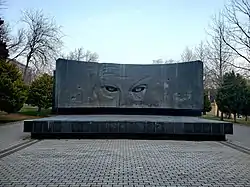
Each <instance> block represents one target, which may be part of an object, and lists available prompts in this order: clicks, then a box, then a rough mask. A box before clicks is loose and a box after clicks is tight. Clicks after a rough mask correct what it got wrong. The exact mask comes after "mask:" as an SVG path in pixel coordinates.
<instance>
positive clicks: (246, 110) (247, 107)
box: [240, 86, 250, 119]
mask: <svg viewBox="0 0 250 187" xmlns="http://www.w3.org/2000/svg"><path fill="white" fill-rule="evenodd" d="M244 96H245V98H244V103H243V107H242V110H241V112H240V114H242V115H244V116H249V115H250V86H247V89H246V91H245V94H244ZM246 119H247V118H246Z"/></svg>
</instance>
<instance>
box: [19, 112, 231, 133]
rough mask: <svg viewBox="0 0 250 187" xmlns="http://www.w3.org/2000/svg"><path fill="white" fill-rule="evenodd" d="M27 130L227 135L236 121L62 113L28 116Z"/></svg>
mask: <svg viewBox="0 0 250 187" xmlns="http://www.w3.org/2000/svg"><path fill="white" fill-rule="evenodd" d="M24 132H30V133H31V134H33V135H34V134H39V135H50V136H53V135H55V136H58V135H72V136H73V137H74V135H75V137H77V136H79V135H88V136H92V135H98V136H103V135H104V136H105V135H106V136H110V135H112V134H113V135H114V136H115V135H118V136H121V135H138V136H139V135H142V136H146V135H155V136H158V135H159V136H160V135H163V136H164V135H168V136H169V137H171V136H172V137H174V136H175V135H176V136H180V135H189V136H225V135H226V134H233V124H232V123H228V122H221V121H214V120H207V119H203V118H200V117H187V116H150V115H58V116H54V117H48V118H41V119H33V120H25V121H24Z"/></svg>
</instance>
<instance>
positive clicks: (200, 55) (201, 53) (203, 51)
mask: <svg viewBox="0 0 250 187" xmlns="http://www.w3.org/2000/svg"><path fill="white" fill-rule="evenodd" d="M194 52H195V56H196V57H197V60H200V61H202V62H203V85H204V88H205V89H209V88H212V87H213V81H212V79H211V78H212V77H211V69H210V67H209V60H208V54H209V53H210V52H209V48H208V46H207V45H206V44H205V43H204V42H203V41H201V42H200V44H199V45H198V46H197V47H195V51H194Z"/></svg>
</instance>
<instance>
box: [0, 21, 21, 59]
mask: <svg viewBox="0 0 250 187" xmlns="http://www.w3.org/2000/svg"><path fill="white" fill-rule="evenodd" d="M0 27H1V29H0V32H1V36H2V38H1V39H2V40H3V41H4V42H5V43H6V45H7V49H8V50H9V54H10V58H11V57H12V56H13V55H16V53H17V52H18V50H19V49H20V48H21V47H22V46H23V45H24V42H25V31H24V29H19V30H18V31H17V34H16V35H13V34H11V32H12V29H11V27H10V25H9V24H8V23H5V24H4V25H1V26H0Z"/></svg>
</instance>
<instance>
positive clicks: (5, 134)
mask: <svg viewBox="0 0 250 187" xmlns="http://www.w3.org/2000/svg"><path fill="white" fill-rule="evenodd" d="M28 135H29V133H24V132H23V121H18V122H12V123H9V124H5V125H2V126H0V150H3V149H6V148H8V147H10V146H11V145H14V144H17V143H21V142H23V141H24V140H23V138H25V137H27V136H28Z"/></svg>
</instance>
